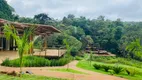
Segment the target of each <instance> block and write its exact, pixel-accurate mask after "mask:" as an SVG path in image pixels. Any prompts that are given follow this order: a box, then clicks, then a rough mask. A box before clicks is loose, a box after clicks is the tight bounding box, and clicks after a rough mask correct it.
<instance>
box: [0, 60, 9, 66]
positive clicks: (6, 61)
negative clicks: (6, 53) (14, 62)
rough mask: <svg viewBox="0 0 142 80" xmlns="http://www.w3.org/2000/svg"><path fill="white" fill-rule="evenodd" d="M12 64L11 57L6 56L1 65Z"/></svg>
mask: <svg viewBox="0 0 142 80" xmlns="http://www.w3.org/2000/svg"><path fill="white" fill-rule="evenodd" d="M9 64H10V60H9V58H6V59H5V60H4V61H3V62H2V64H1V65H4V66H8V65H9Z"/></svg>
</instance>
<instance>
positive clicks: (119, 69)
mask: <svg viewBox="0 0 142 80" xmlns="http://www.w3.org/2000/svg"><path fill="white" fill-rule="evenodd" d="M112 70H113V71H114V73H115V74H119V73H120V72H122V71H123V68H122V67H120V66H113V67H112Z"/></svg>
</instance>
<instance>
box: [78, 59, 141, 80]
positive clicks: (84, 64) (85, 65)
mask: <svg viewBox="0 0 142 80" xmlns="http://www.w3.org/2000/svg"><path fill="white" fill-rule="evenodd" d="M93 63H100V62H95V61H92V64H93ZM103 64H104V63H103ZM121 66H126V65H121ZM77 67H79V68H82V69H86V70H90V71H94V72H99V73H103V74H109V75H112V73H110V72H111V71H110V72H105V71H104V70H97V69H95V68H94V67H93V65H90V64H89V63H88V61H85V60H83V61H80V62H79V63H78V64H77ZM126 67H131V66H126ZM138 69H139V68H138ZM139 70H140V71H142V70H141V69H139ZM113 75H115V76H119V77H123V78H127V79H129V80H142V78H141V76H142V74H137V75H135V76H129V75H128V74H127V73H126V72H121V73H120V74H113Z"/></svg>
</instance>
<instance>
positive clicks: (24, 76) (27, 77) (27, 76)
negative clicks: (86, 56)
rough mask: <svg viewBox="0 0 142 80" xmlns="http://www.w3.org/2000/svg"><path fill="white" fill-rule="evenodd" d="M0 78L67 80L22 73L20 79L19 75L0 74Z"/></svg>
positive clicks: (4, 79)
mask: <svg viewBox="0 0 142 80" xmlns="http://www.w3.org/2000/svg"><path fill="white" fill-rule="evenodd" d="M0 80H67V79H59V78H51V77H44V76H35V75H23V76H22V78H21V79H20V77H14V76H8V75H4V74H0Z"/></svg>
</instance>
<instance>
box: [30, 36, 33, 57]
mask: <svg viewBox="0 0 142 80" xmlns="http://www.w3.org/2000/svg"><path fill="white" fill-rule="evenodd" d="M31 41H33V35H30V42H31ZM30 54H33V46H31V47H30Z"/></svg>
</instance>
